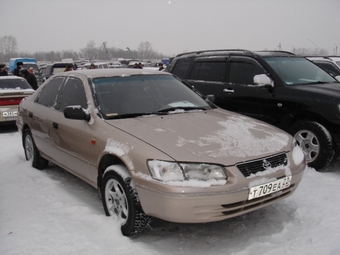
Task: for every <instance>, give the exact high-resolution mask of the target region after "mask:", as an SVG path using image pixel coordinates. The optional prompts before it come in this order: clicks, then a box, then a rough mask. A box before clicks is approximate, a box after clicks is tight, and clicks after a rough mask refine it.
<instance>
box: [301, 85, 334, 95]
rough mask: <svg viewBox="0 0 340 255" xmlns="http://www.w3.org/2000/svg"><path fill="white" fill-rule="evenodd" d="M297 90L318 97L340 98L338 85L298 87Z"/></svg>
mask: <svg viewBox="0 0 340 255" xmlns="http://www.w3.org/2000/svg"><path fill="white" fill-rule="evenodd" d="M297 88H298V89H299V90H301V91H304V93H313V94H318V95H325V96H329V97H336V98H340V83H322V84H313V85H299V86H298V87H297Z"/></svg>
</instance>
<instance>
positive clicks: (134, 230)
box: [101, 165, 152, 236]
mask: <svg viewBox="0 0 340 255" xmlns="http://www.w3.org/2000/svg"><path fill="white" fill-rule="evenodd" d="M122 173H123V174H122ZM126 173H127V169H126V168H124V167H122V166H118V165H114V166H110V167H109V168H107V170H106V171H105V173H104V176H103V181H102V185H101V193H102V202H103V206H104V210H105V214H106V215H107V216H112V217H113V218H115V219H118V220H119V221H120V223H121V231H122V233H123V235H125V236H132V235H135V234H138V233H140V232H143V231H144V230H146V229H147V228H149V226H150V223H151V220H152V218H151V217H149V216H147V215H145V213H144V212H143V209H142V207H141V205H140V202H139V198H138V194H137V192H136V190H135V188H134V186H133V181H132V178H131V177H130V176H128V175H127V174H126Z"/></svg>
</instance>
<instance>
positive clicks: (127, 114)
mask: <svg viewBox="0 0 340 255" xmlns="http://www.w3.org/2000/svg"><path fill="white" fill-rule="evenodd" d="M166 114H167V113H166V112H164V113H163V112H135V113H123V114H118V115H115V116H110V117H109V118H108V119H127V118H135V117H140V116H147V115H166Z"/></svg>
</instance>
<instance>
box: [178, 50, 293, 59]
mask: <svg viewBox="0 0 340 255" xmlns="http://www.w3.org/2000/svg"><path fill="white" fill-rule="evenodd" d="M224 55H245V56H255V55H259V56H262V57H264V56H296V55H295V54H294V53H292V52H288V51H275V50H263V51H249V50H244V49H218V50H203V51H193V52H187V53H181V54H178V55H177V56H176V57H197V56H202V57H203V56H224Z"/></svg>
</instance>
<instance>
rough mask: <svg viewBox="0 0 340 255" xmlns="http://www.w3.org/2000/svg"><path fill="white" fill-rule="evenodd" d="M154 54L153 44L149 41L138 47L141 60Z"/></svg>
mask: <svg viewBox="0 0 340 255" xmlns="http://www.w3.org/2000/svg"><path fill="white" fill-rule="evenodd" d="M151 53H153V49H152V44H151V43H149V42H148V41H146V42H142V43H140V44H139V47H138V55H139V57H140V58H141V59H143V58H146V57H147V56H148V55H150V54H151Z"/></svg>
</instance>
